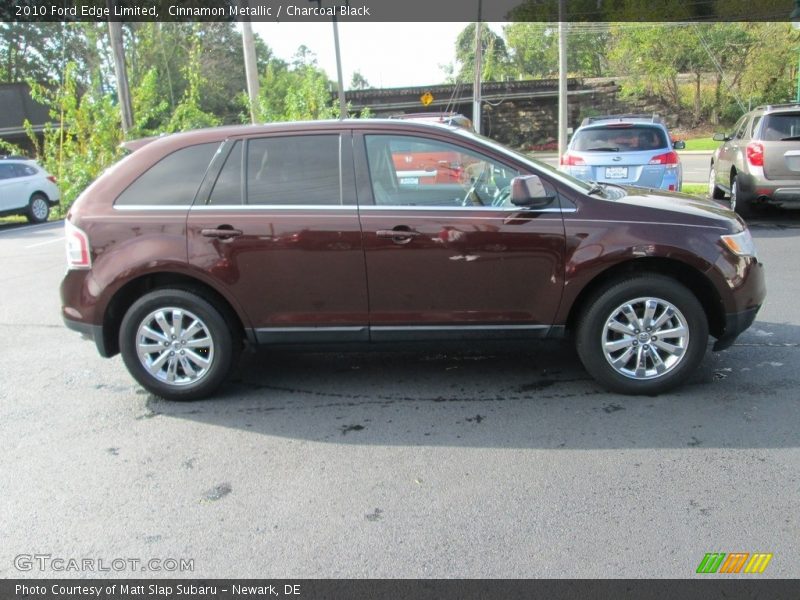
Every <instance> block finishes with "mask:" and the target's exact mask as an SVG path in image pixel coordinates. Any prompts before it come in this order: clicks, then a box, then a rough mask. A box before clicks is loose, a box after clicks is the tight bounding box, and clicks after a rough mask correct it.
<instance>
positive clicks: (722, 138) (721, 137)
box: [711, 133, 731, 142]
mask: <svg viewBox="0 0 800 600" xmlns="http://www.w3.org/2000/svg"><path fill="white" fill-rule="evenodd" d="M711 139H713V140H714V141H715V142H727V141H728V140H729V139H731V138H729V137H728V136H727V135H725V134H724V133H715V134H714V137H713V138H711Z"/></svg>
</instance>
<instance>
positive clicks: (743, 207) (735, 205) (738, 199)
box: [731, 175, 753, 218]
mask: <svg viewBox="0 0 800 600" xmlns="http://www.w3.org/2000/svg"><path fill="white" fill-rule="evenodd" d="M731 210H734V211H736V212H737V213H738V214H739V215H740V216H742V217H745V218H746V217H749V216H751V215H752V214H753V205H752V204H751V203H750V198H747V197H745V196H744V195H743V194H742V190H741V189H740V187H739V176H738V175H734V176H733V177H732V178H731Z"/></svg>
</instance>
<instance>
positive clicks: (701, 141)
mask: <svg viewBox="0 0 800 600" xmlns="http://www.w3.org/2000/svg"><path fill="white" fill-rule="evenodd" d="M684 141H685V142H686V148H684V149H685V150H716V149H717V148H719V144H720V143H719V142H715V141H714V140H713V139H712V138H710V137H705V138H694V139H692V140H684Z"/></svg>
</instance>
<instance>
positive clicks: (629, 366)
mask: <svg viewBox="0 0 800 600" xmlns="http://www.w3.org/2000/svg"><path fill="white" fill-rule="evenodd" d="M707 345H708V322H707V320H706V316H705V312H704V311H703V307H702V306H701V305H700V302H699V301H698V300H697V298H696V297H695V296H694V294H692V292H690V291H689V290H688V289H687V288H685V287H684V286H683V285H681V284H680V283H678V282H677V281H675V280H673V279H670V278H668V277H663V276H660V275H641V276H636V277H633V278H631V279H626V280H622V281H617V282H615V283H612V284H610V285H608V286H606V287H605V288H603V289H601V290H600V291H599V292H597V293H596V294H595V295H594V297H593V298H592V299H591V300H590V301H589V303H588V304H587V306H586V308H585V310H584V313H583V315H582V317H581V319H580V321H579V323H578V327H577V332H576V347H577V350H578V355H579V356H580V359H581V361H582V362H583V365H584V366H585V367H586V370H587V371H588V372H589V373H590V374H591V375H592V376H593V377H594V378H595V379H597V380H598V381H599V382H600V383H602V384H603V385H605V386H606V387H608V388H610V389H611V390H613V391H615V392H619V393H622V394H648V395H653V394H659V393H661V392H664V391H667V390H669V389H671V388H673V387H674V386H676V385H678V384H679V383H681V382H683V381H685V380H686V377H687V376H688V375H689V374H690V373H691V372H692V371H693V370H694V369H695V368H696V367H697V365H698V364H700V361H701V360H702V358H703V355H704V354H705V351H706V346H707Z"/></svg>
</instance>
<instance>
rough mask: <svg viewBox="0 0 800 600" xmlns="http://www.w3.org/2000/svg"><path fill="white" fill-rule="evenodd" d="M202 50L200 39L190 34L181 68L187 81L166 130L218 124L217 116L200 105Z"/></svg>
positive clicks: (202, 80) (185, 129)
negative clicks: (184, 63)
mask: <svg viewBox="0 0 800 600" xmlns="http://www.w3.org/2000/svg"><path fill="white" fill-rule="evenodd" d="M202 50H203V49H202V47H201V44H200V39H199V38H198V37H197V36H192V38H191V42H190V50H189V56H188V60H187V63H186V65H185V66H184V68H183V75H184V77H185V78H186V83H187V85H186V89H185V90H184V92H183V98H182V99H181V101H180V103H179V104H178V106H176V107H175V112H173V113H172V117H171V118H170V120H169V122H168V123H167V124H166V126H165V129H166V131H169V132H174V131H187V130H189V129H199V128H201V127H214V126H216V125H219V124H220V120H219V119H218V118H217V117H215V116H214V115H213V114H211V113H209V112H206V111H204V110H203V109H202V108H201V107H200V89H201V87H202V86H203V84H204V83H205V78H204V77H203V75H202V74H201V69H200V55H201V53H202Z"/></svg>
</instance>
